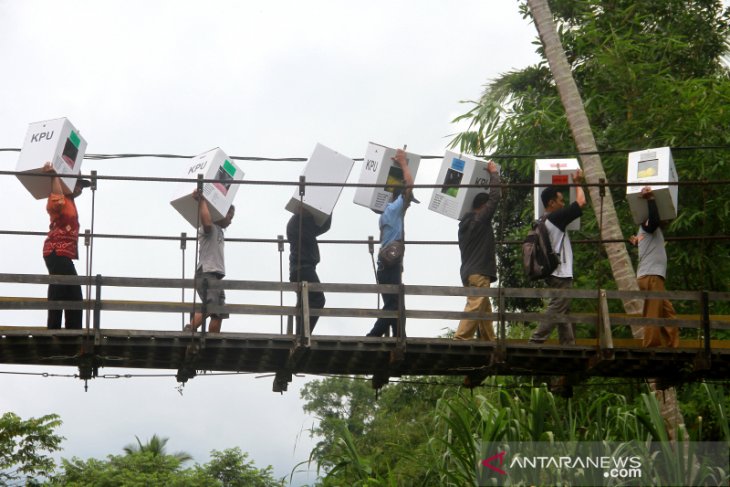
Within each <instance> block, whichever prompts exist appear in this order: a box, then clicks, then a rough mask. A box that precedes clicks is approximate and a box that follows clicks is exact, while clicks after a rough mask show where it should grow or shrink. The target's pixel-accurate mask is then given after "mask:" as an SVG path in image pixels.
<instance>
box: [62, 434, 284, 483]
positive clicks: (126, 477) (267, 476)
mask: <svg viewBox="0 0 730 487" xmlns="http://www.w3.org/2000/svg"><path fill="white" fill-rule="evenodd" d="M135 438H136V440H137V444H136V445H134V444H131V445H127V446H126V447H124V454H122V455H108V456H107V457H106V459H105V460H98V459H96V458H89V459H87V460H83V459H80V458H76V457H74V458H72V459H71V460H67V459H63V460H62V462H61V472H59V473H58V474H57V475H55V476H53V477H51V479H50V480H49V482H48V485H54V486H55V485H58V486H61V485H63V486H74V487H86V486H95V487H96V486H102V487H106V486H108V487H112V486H120V485H123V486H132V487H136V486H140V487H142V486H150V485H165V486H196V487H238V486H252V487H281V486H283V481H281V480H276V479H274V477H273V474H272V471H273V469H272V467H271V466H268V467H266V468H264V469H258V468H256V466H255V465H254V463H253V462H252V461H247V458H248V455H247V454H246V453H243V452H241V450H240V448H238V447H236V448H229V449H226V450H223V451H218V450H213V451H212V452H211V460H210V461H209V462H208V463H206V464H204V465H202V466H201V465H194V466H192V467H190V468H183V463H185V462H187V461H190V460H191V457H190V455H188V454H187V453H174V454H168V453H166V451H165V445H166V443H167V438H160V437H158V436H157V435H153V436H152V438H151V439H150V441H149V442H147V443H142V442H141V441H140V440H139V438H137V437H136V436H135Z"/></svg>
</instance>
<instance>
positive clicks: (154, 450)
mask: <svg viewBox="0 0 730 487" xmlns="http://www.w3.org/2000/svg"><path fill="white" fill-rule="evenodd" d="M134 438H135V439H136V440H137V444H136V445H135V444H133V443H130V444H129V445H127V446H125V447H124V448H123V450H124V453H125V454H127V455H134V454H137V453H151V454H152V456H166V455H168V453H167V451H166V450H165V445H167V442H168V441H169V438H161V437H159V436H157V435H156V434H155V435H152V438H150V439H149V441H148V442H147V443H142V442H141V441H140V439H139V437H138V436H137V435H135V436H134ZM169 456H172V457H174V458H175V459H176V460H177V461H179V462H180V463H184V462H187V461H190V460H192V459H193V457H192V456H191V455H190V454H189V453H187V452H175V453H173V454H171V455H169Z"/></svg>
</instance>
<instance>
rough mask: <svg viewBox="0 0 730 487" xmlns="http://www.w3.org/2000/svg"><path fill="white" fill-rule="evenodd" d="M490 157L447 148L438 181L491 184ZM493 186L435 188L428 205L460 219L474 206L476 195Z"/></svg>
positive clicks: (433, 209) (444, 182)
mask: <svg viewBox="0 0 730 487" xmlns="http://www.w3.org/2000/svg"><path fill="white" fill-rule="evenodd" d="M489 180H490V174H489V171H487V161H484V160H482V159H477V158H475V157H474V156H469V155H466V154H457V153H455V152H451V151H446V154H445V155H444V159H443V162H442V163H441V170H440V171H439V175H438V179H437V180H436V184H489ZM489 189H490V188H456V187H442V188H434V190H433V194H432V195H431V203H430V204H429V205H428V209H429V210H432V211H435V212H436V213H441V214H442V215H446V216H448V217H450V218H454V219H456V220H461V219H462V217H463V216H464V215H465V214H466V213H467V212H469V211H470V210H471V207H472V202H473V201H474V197H475V196H476V195H478V194H479V193H489Z"/></svg>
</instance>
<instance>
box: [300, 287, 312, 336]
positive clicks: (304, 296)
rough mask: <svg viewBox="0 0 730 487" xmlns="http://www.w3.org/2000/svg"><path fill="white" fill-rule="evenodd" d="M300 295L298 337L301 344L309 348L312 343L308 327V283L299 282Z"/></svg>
mask: <svg viewBox="0 0 730 487" xmlns="http://www.w3.org/2000/svg"><path fill="white" fill-rule="evenodd" d="M299 289H300V291H299V292H300V294H299V295H300V296H301V299H300V301H301V306H300V308H299V316H300V317H301V318H300V323H301V324H302V326H301V330H297V331H298V333H299V339H300V343H301V345H302V346H304V347H307V348H309V347H310V346H311V344H312V331H311V330H310V328H309V283H308V282H307V281H303V282H302V283H301V287H300V288H299Z"/></svg>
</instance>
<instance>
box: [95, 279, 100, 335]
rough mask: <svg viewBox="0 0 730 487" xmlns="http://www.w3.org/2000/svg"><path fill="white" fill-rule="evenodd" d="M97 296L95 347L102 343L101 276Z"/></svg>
mask: <svg viewBox="0 0 730 487" xmlns="http://www.w3.org/2000/svg"><path fill="white" fill-rule="evenodd" d="M94 281H95V284H96V295H95V299H94V345H99V343H100V342H101V274H97V275H96V279H95V280H94Z"/></svg>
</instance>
